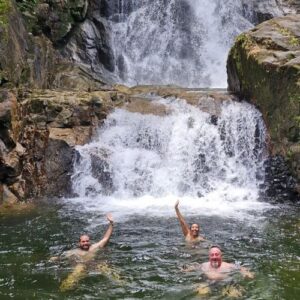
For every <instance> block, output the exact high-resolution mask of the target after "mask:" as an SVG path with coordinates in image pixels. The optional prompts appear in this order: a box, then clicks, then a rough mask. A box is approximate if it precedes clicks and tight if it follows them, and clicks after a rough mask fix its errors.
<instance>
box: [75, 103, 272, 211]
mask: <svg viewBox="0 0 300 300" xmlns="http://www.w3.org/2000/svg"><path fill="white" fill-rule="evenodd" d="M152 101H153V103H158V104H163V105H166V106H167V107H168V111H169V113H168V114H166V115H164V116H156V115H150V114H149V115H145V114H140V113H132V112H128V111H126V110H123V109H116V110H115V111H114V112H113V113H111V114H110V115H109V116H108V117H107V119H106V121H105V124H104V126H103V127H102V128H101V129H100V130H99V133H98V136H97V137H96V138H95V140H94V141H93V142H91V143H90V144H86V145H84V146H79V147H77V151H78V153H79V158H78V159H77V160H76V162H75V166H74V169H75V172H74V175H73V188H74V191H75V192H76V193H77V194H78V196H79V197H78V198H76V199H73V200H72V201H73V203H76V205H80V204H84V208H83V209H85V210H91V211H93V210H95V208H99V207H101V210H102V211H103V210H104V211H111V210H114V211H118V212H121V214H132V213H139V214H140V213H142V214H143V213H145V214H154V215H168V214H170V213H171V212H173V211H172V209H170V207H172V206H173V204H174V202H175V200H176V199H177V198H180V199H181V201H182V203H183V204H184V206H185V208H186V209H187V210H188V211H189V213H195V214H199V213H201V214H206V215H222V216H224V215H225V216H226V215H228V216H234V217H245V216H246V215H247V212H248V211H251V210H257V209H260V208H261V209H263V208H264V207H266V204H264V203H261V202H259V201H258V200H257V199H258V196H259V184H260V183H261V182H262V181H263V174H264V173H263V162H264V159H265V157H266V145H265V135H266V133H265V126H264V124H263V121H262V118H261V115H260V113H259V112H258V111H257V110H256V109H255V108H253V107H252V106H251V105H250V104H247V103H236V102H233V101H224V102H223V103H222V104H221V109H220V113H219V115H218V116H214V117H212V116H211V115H210V114H208V113H206V112H203V111H201V110H200V109H198V108H197V107H195V106H192V105H189V104H187V103H186V102H185V101H183V100H178V99H172V98H171V99H162V98H156V99H154V100H152Z"/></svg>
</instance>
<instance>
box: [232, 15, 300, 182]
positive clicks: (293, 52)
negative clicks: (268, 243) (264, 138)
mask: <svg viewBox="0 0 300 300" xmlns="http://www.w3.org/2000/svg"><path fill="white" fill-rule="evenodd" d="M227 71H228V85H229V89H230V90H231V91H233V92H235V93H237V94H239V95H240V96H242V97H244V98H245V99H247V100H249V101H250V102H252V103H254V104H255V105H256V106H257V107H258V108H259V109H260V110H261V112H262V113H263V116H264V119H265V121H266V124H267V127H268V129H269V133H270V137H271V150H272V153H273V154H281V155H284V156H285V157H286V158H288V159H290V161H291V165H293V168H294V172H295V173H296V175H297V176H298V178H299V179H300V173H299V172H298V171H297V170H298V167H297V166H298V165H299V166H300V161H299V160H298V157H299V156H297V155H294V154H295V153H296V152H297V153H298V150H299V148H300V147H299V143H300V122H299V120H300V118H299V116H300V16H299V15H290V16H286V17H281V18H276V19H273V20H270V21H267V22H264V23H262V24H260V25H258V26H257V27H255V28H254V29H253V30H251V31H249V32H247V33H244V34H242V35H240V36H239V37H238V38H237V39H236V41H235V44H234V46H233V47H232V49H231V51H230V53H229V57H228V61H227ZM290 149H294V150H293V151H291V150H290ZM295 149H298V150H297V151H296V150H295ZM288 153H293V155H288ZM299 153H300V151H299ZM296 157H297V161H295V160H294V159H296Z"/></svg>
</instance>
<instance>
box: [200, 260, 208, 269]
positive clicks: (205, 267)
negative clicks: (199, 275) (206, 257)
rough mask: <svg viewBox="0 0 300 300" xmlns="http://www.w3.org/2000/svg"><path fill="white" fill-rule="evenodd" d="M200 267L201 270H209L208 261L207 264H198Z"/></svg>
mask: <svg viewBox="0 0 300 300" xmlns="http://www.w3.org/2000/svg"><path fill="white" fill-rule="evenodd" d="M200 267H201V269H202V270H204V271H205V270H208V269H209V261H208V262H204V263H202V264H200Z"/></svg>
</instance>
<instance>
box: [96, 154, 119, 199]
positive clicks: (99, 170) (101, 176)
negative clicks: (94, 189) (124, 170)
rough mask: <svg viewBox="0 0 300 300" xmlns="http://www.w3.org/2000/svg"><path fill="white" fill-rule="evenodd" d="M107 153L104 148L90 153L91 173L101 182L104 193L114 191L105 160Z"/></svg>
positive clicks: (110, 173)
mask: <svg viewBox="0 0 300 300" xmlns="http://www.w3.org/2000/svg"><path fill="white" fill-rule="evenodd" d="M108 155H109V154H108V153H107V152H106V151H105V150H104V149H101V150H100V151H98V153H93V154H91V164H92V175H93V177H95V178H97V180H98V182H99V183H100V184H101V186H102V193H103V194H104V195H110V194H111V193H112V192H113V191H114V185H113V178H112V176H113V174H112V170H111V168H110V166H109V163H108V161H107V158H108Z"/></svg>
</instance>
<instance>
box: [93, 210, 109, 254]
mask: <svg viewBox="0 0 300 300" xmlns="http://www.w3.org/2000/svg"><path fill="white" fill-rule="evenodd" d="M106 217H107V220H108V221H109V226H108V228H107V230H106V232H105V234H104V236H103V238H102V240H101V241H99V242H98V243H95V244H93V245H92V246H91V248H90V250H91V251H93V250H95V249H98V248H103V247H105V245H106V244H107V243H108V241H109V239H110V237H111V234H112V232H113V226H114V221H113V218H112V215H111V214H110V213H109V214H107V215H106Z"/></svg>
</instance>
